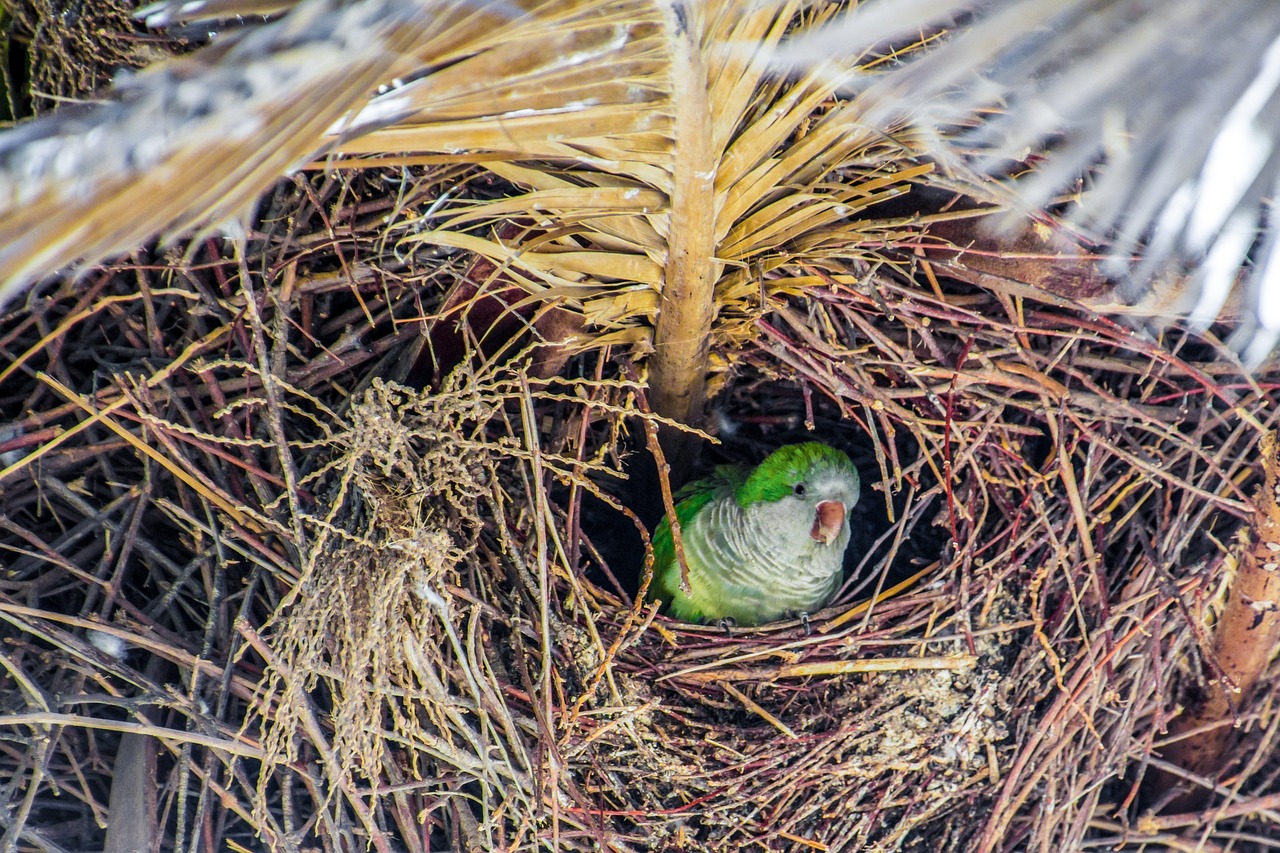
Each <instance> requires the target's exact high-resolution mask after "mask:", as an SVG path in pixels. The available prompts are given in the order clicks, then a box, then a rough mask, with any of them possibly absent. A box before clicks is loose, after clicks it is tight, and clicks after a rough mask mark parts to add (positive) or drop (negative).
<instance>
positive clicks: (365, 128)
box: [0, 0, 921, 422]
mask: <svg viewBox="0 0 1280 853" xmlns="http://www.w3.org/2000/svg"><path fill="white" fill-rule="evenodd" d="M175 5H176V6H177V8H176V9H175V8H172V7H173V6H175ZM282 5H283V4H280V3H261V4H255V3H252V2H248V0H238V2H225V3H214V2H202V3H183V4H168V5H165V6H157V7H152V8H150V9H147V10H144V13H145V14H147V15H148V16H149V20H150V21H152V22H153V23H165V22H168V21H170V20H174V19H176V18H177V16H179V15H181V16H184V17H186V18H197V17H200V16H202V15H219V14H225V13H231V12H234V13H235V14H240V15H244V14H251V13H262V14H268V13H272V12H275V11H278V10H279V9H280V8H281V7H282ZM838 9H839V4H831V5H826V6H823V5H819V6H817V7H813V6H811V5H810V4H805V3H801V2H798V0H794V1H793V2H786V0H778V2H765V3H757V2H747V1H746V0H717V1H716V2H698V3H680V2H652V0H573V2H565V0H555V2H552V1H551V0H522V2H519V3H514V2H512V3H496V4H493V3H491V4H477V3H475V2H467V1H466V0H442V1H441V2H427V0H418V2H406V3H388V2H385V0H352V2H347V3H342V2H337V0H300V2H298V3H296V4H294V5H293V6H292V8H291V9H289V11H288V12H287V14H285V15H284V17H282V18H280V19H279V20H277V21H274V22H271V23H267V24H264V25H262V26H260V27H257V28H251V29H249V30H247V31H244V32H240V33H236V34H233V35H232V36H230V37H229V38H228V39H226V40H225V41H220V42H217V43H215V44H214V45H213V46H212V47H211V48H208V49H206V50H205V51H202V52H200V53H197V54H195V55H194V56H192V57H190V58H188V59H184V60H181V61H178V62H175V63H173V64H171V65H169V66H167V67H164V68H160V69H156V70H149V71H147V72H144V73H142V74H140V75H138V76H137V77H136V78H134V79H132V80H130V81H129V82H127V83H126V84H125V85H124V86H123V87H122V88H121V92H120V95H121V97H120V99H119V100H118V101H116V102H114V103H111V104H109V105H107V106H106V107H103V108H101V109H98V110H93V111H89V112H87V113H85V114H83V115H80V116H76V117H72V116H60V117H58V118H56V119H55V120H53V121H49V122H38V123H35V124H32V125H30V126H28V127H26V128H23V129H21V130H19V131H17V132H15V133H14V134H11V135H10V136H9V137H8V138H5V139H2V140H0V181H3V184H0V186H2V189H0V243H3V245H4V248H3V249H0V271H2V272H3V279H4V282H5V283H4V285H3V287H4V289H3V290H0V298H3V297H6V296H11V295H12V294H13V293H14V292H15V291H16V289H17V288H19V287H21V286H22V285H24V284H25V283H27V282H29V281H30V280H32V279H34V278H37V277H39V276H41V275H43V274H45V273H48V272H49V271H51V270H53V269H55V268H58V267H62V266H65V265H67V264H69V263H71V262H73V261H75V260H77V259H80V260H83V261H87V262H94V261H97V260H100V259H101V258H103V257H105V256H107V255H109V254H111V253H117V252H121V251H126V250H128V249H130V248H132V247H134V246H136V245H138V244H140V243H142V242H144V241H145V240H147V239H148V238H150V237H152V236H154V235H169V236H172V235H174V234H177V233H180V232H183V231H186V230H189V229H191V228H193V227H196V226H201V225H210V224H218V223H223V222H226V221H227V220H231V219H233V218H234V217H235V216H237V215H238V214H241V213H243V211H245V210H246V209H248V208H249V207H250V206H251V205H252V203H253V201H254V200H255V199H256V198H257V196H258V194H259V193H260V192H261V191H262V190H263V189H264V188H265V187H266V186H268V185H269V183H270V182H271V180H272V179H274V178H275V177H276V176H278V175H280V174H282V173H285V172H287V171H288V170H290V169H294V168H297V167H298V166H300V165H301V164H302V163H304V162H306V161H307V160H311V159H314V158H319V157H322V156H323V157H326V158H328V159H326V160H325V161H324V162H325V163H327V164H330V163H335V162H341V158H342V157H347V158H350V159H351V160H352V162H353V163H358V164H361V165H367V164H370V163H376V164H391V163H405V162H412V161H413V158H414V157H419V158H420V157H421V156H422V155H423V154H437V155H440V154H444V155H449V156H451V157H452V158H453V159H456V160H459V161H464V162H465V161H472V162H479V163H483V164H484V165H485V166H486V167H487V168H489V169H491V170H492V171H493V172H495V173H496V174H498V175H500V176H501V177H503V178H505V179H506V180H508V181H510V182H512V183H515V184H517V185H519V186H522V187H525V188H527V192H526V193H525V194H524V195H522V196H519V197H517V198H512V199H501V200H497V201H491V202H458V203H456V204H454V205H453V206H452V207H450V208H446V209H445V210H443V211H441V212H440V213H439V219H438V221H436V222H435V223H434V225H435V227H433V228H431V230H428V231H419V232H416V233H413V232H407V231H406V232H405V234H404V236H403V240H402V247H412V246H413V245H421V244H435V245H448V246H454V247H459V248H463V249H466V250H469V251H473V252H477V253H479V254H481V255H483V256H486V257H488V258H489V259H490V260H492V261H493V262H494V263H495V264H497V266H498V267H499V273H500V275H501V276H503V278H504V286H505V284H506V282H509V281H516V282H518V283H520V284H521V285H522V286H523V287H525V288H526V289H527V290H528V291H529V293H530V295H531V297H535V298H537V299H541V300H558V301H563V302H566V303H568V304H569V305H570V306H572V307H574V308H575V309H577V310H580V311H581V312H582V313H583V315H584V317H585V319H586V321H587V324H588V327H587V328H588V333H589V335H590V336H591V337H590V343H592V344H595V345H599V344H605V343H620V342H625V343H628V344H631V345H635V346H638V347H639V348H640V351H641V352H642V353H648V354H650V360H649V376H650V381H651V384H652V386H653V393H652V400H653V403H654V406H655V409H656V410H657V411H658V412H660V413H662V414H663V415H665V416H667V417H671V418H675V419H678V420H681V421H686V422H696V421H697V420H698V418H699V417H700V414H701V409H702V403H703V400H704V398H705V396H706V381H707V370H708V364H709V353H710V351H711V349H712V347H713V344H714V345H725V344H732V343H733V342H734V341H740V340H741V339H742V337H743V335H744V334H746V332H747V326H746V325H745V324H744V322H743V321H744V320H746V319H749V318H752V317H754V316H756V315H758V313H759V312H760V311H761V310H762V308H763V303H764V301H765V300H767V297H768V291H769V288H770V285H769V284H768V283H767V282H765V281H763V277H764V274H765V273H769V272H771V271H773V270H775V269H776V268H778V267H780V266H781V265H783V264H784V263H786V262H788V261H795V260H797V259H799V260H803V258H804V255H805V253H806V252H814V251H817V250H819V249H820V248H821V249H822V250H823V251H831V250H833V246H835V245H837V244H838V245H839V246H840V248H841V250H842V251H844V250H846V249H849V248H850V247H851V246H854V245H856V243H857V242H858V241H859V240H861V239H871V240H872V241H873V242H879V241H880V240H881V239H882V238H883V235H881V237H880V238H876V237H872V236H871V232H873V231H874V230H875V229H876V226H874V225H868V224H865V223H864V224H862V225H860V226H859V228H858V229H856V230H855V231H854V232H853V235H854V236H850V235H847V234H846V235H845V236H843V237H841V236H837V232H839V231H841V230H842V229H847V228H848V227H849V226H848V222H849V220H850V219H851V218H854V217H861V216H863V215H864V211H865V209H866V208H867V207H869V206H870V205H872V204H875V203H876V202H878V201H882V200H884V199H886V198H890V197H892V196H894V195H896V194H899V193H901V192H903V191H904V180H905V179H906V178H909V177H918V176H919V175H920V174H921V170H919V169H913V170H909V171H906V172H901V171H899V163H901V161H902V160H903V158H904V156H906V155H908V154H909V153H910V151H909V149H907V148H906V147H904V143H903V142H902V141H901V140H895V139H893V138H891V137H890V136H888V135H886V134H885V133H884V132H883V130H881V129H878V128H873V127H869V126H866V125H865V124H864V123H863V121H862V116H863V112H862V108H861V106H860V104H859V103H858V102H857V101H839V100H836V99H834V98H833V92H834V91H835V90H836V89H837V88H838V87H839V86H840V85H841V83H842V82H843V81H844V80H845V79H846V78H847V76H848V74H849V73H850V69H851V68H852V67H853V66H854V65H855V64H856V59H857V58H856V57H842V58H837V59H836V60H833V61H832V62H831V63H824V64H822V65H821V66H820V67H814V68H812V69H810V70H807V71H805V72H804V73H801V74H798V75H791V76H780V75H778V74H777V73H775V72H774V71H772V70H771V64H772V61H773V57H774V54H775V51H776V49H777V47H778V45H779V44H780V43H781V42H782V40H783V39H784V37H787V36H788V35H789V34H790V33H792V32H795V31H797V30H802V29H804V28H810V27H814V26H817V25H820V24H821V23H823V22H824V21H825V20H827V19H828V18H830V16H831V15H832V14H833V13H834V12H836V11H838ZM380 83H381V84H384V90H383V91H382V93H381V94H376V95H374V96H372V97H371V93H373V92H374V91H375V89H376V87H377V85H378V84H380ZM837 170H840V171H839V172H837ZM512 218H516V219H518V220H521V221H526V220H527V221H532V222H533V223H535V224H537V226H538V227H537V228H534V229H529V230H527V231H526V232H525V233H526V235H527V236H526V237H524V238H522V239H520V240H518V241H515V242H509V241H502V240H498V239H497V238H494V237H486V236H484V229H483V228H481V229H480V231H477V228H478V227H480V226H494V225H496V224H498V223H501V222H503V221H507V220H510V219H512ZM421 225H422V223H421V222H416V223H414V226H415V227H416V228H420V227H421ZM464 229H465V230H464ZM490 233H492V231H491V232H490ZM886 233H887V232H886ZM716 318H719V319H720V320H721V322H720V324H719V325H718V326H716V337H715V339H714V341H713V334H712V330H713V321H714V320H716Z"/></svg>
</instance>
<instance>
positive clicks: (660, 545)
mask: <svg viewBox="0 0 1280 853" xmlns="http://www.w3.org/2000/svg"><path fill="white" fill-rule="evenodd" d="M750 472H751V469H750V468H748V467H747V466H745V465H720V466H718V467H717V468H716V470H715V472H714V473H713V474H711V475H710V476H709V477H705V478H703V479H701V480H694V481H693V482H691V483H687V484H685V485H684V486H683V487H682V488H681V489H680V490H679V491H677V492H676V494H675V499H676V520H677V521H678V522H680V530H681V535H682V536H684V535H687V534H688V530H689V524H690V522H692V521H693V517H694V516H696V515H697V514H698V513H699V512H700V511H701V510H702V509H703V507H705V506H706V505H707V504H709V503H711V502H712V501H713V500H715V499H716V498H717V497H720V496H724V497H728V496H730V495H732V494H733V492H734V490H736V489H737V488H738V486H740V485H742V483H743V482H745V481H746V479H747V475H748V474H750ZM679 592H680V564H679V562H678V561H677V560H676V546H675V541H674V540H673V538H672V535H671V522H670V520H669V519H667V518H666V517H665V516H664V517H663V519H662V521H661V522H660V523H659V524H658V529H657V530H655V531H654V533H653V582H652V585H651V586H650V587H649V593H648V595H647V596H646V599H647V600H649V601H655V600H661V601H666V602H670V601H673V600H675V598H676V595H677V593H679ZM677 615H680V618H686V617H685V616H684V615H681V614H677Z"/></svg>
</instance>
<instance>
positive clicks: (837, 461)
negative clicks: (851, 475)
mask: <svg viewBox="0 0 1280 853" xmlns="http://www.w3.org/2000/svg"><path fill="white" fill-rule="evenodd" d="M828 467H830V468H844V469H846V470H850V471H851V470H853V464H852V463H851V462H850V461H849V457H848V456H847V455H845V453H844V452H843V451H840V450H836V449H835V448H834V447H828V446H827V445H825V444H821V443H819V442H816V441H807V442H805V443H804V444H789V445H787V446H786V447H780V448H778V449H777V450H775V451H774V452H773V453H772V454H770V455H769V458H768V459H765V460H764V461H763V462H761V463H760V464H759V465H757V466H756V469H755V470H754V471H752V472H751V476H750V477H748V478H747V479H746V481H745V482H743V484H742V485H741V486H739V487H738V488H737V489H736V490H735V491H734V497H735V498H736V499H737V501H738V506H740V507H742V508H743V509H746V508H747V507H749V506H751V505H752V504H755V503H760V502H761V501H778V500H782V499H783V498H785V497H786V496H787V495H789V494H791V490H792V488H794V487H795V484H796V483H798V482H800V481H801V480H803V479H804V478H805V477H807V476H809V475H810V474H811V473H812V472H814V471H816V470H819V469H821V468H828Z"/></svg>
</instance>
